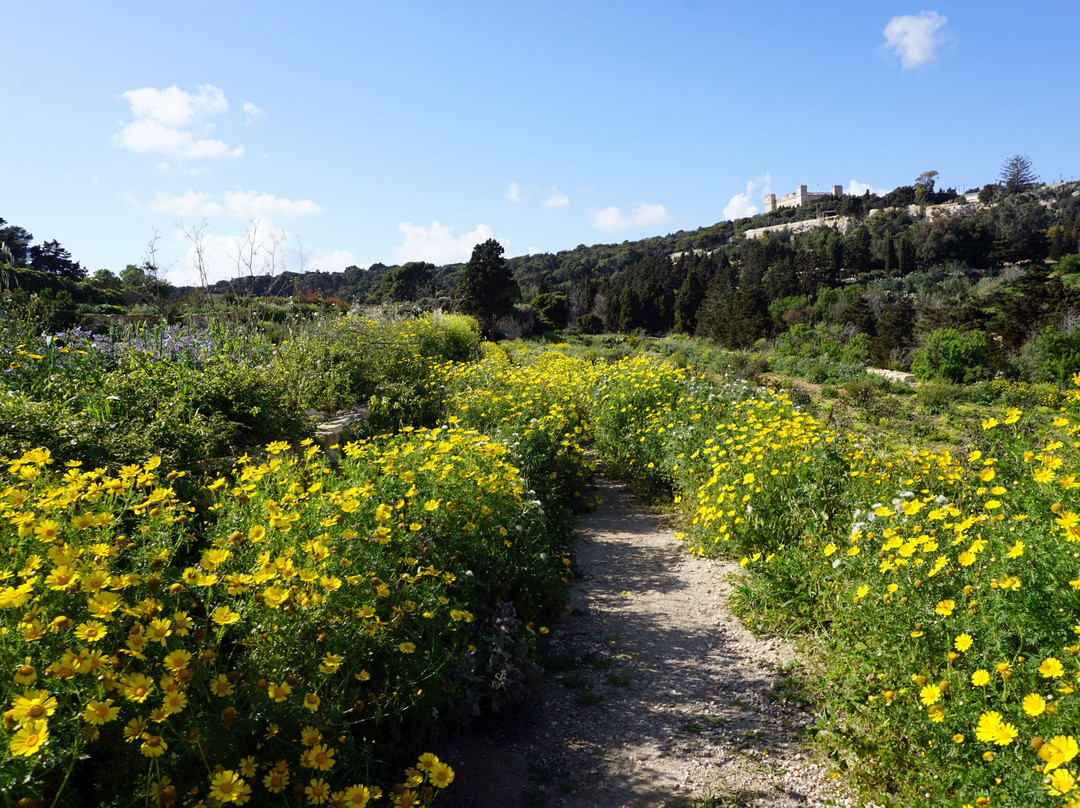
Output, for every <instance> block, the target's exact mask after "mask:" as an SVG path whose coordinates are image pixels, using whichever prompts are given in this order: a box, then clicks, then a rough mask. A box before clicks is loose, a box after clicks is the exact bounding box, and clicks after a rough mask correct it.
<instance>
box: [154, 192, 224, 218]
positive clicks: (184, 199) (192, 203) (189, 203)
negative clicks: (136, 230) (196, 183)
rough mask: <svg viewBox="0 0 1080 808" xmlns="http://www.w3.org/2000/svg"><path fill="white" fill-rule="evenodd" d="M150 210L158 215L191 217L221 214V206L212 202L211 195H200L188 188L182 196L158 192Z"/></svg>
mask: <svg viewBox="0 0 1080 808" xmlns="http://www.w3.org/2000/svg"><path fill="white" fill-rule="evenodd" d="M150 210H152V211H155V212H156V213H171V214H172V215H173V216H181V217H183V216H190V215H191V214H193V213H199V214H201V215H202V216H216V215H218V214H219V213H221V210H222V208H221V205H219V204H218V203H217V202H214V201H212V199H211V197H210V195H209V194H200V193H196V192H195V191H193V190H191V189H190V188H188V189H187V190H186V191H185V192H184V193H182V194H167V193H165V192H163V191H157V192H156V193H155V194H154V199H153V201H152V202H151V203H150Z"/></svg>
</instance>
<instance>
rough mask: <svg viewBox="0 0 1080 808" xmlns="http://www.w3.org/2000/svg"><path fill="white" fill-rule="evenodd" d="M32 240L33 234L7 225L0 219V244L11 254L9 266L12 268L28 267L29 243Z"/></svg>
mask: <svg viewBox="0 0 1080 808" xmlns="http://www.w3.org/2000/svg"><path fill="white" fill-rule="evenodd" d="M33 240H34V235H33V233H31V232H29V231H28V230H26V228H23V227H19V226H18V225H14V224H8V223H7V222H6V221H4V220H3V219H0V243H3V244H6V245H7V248H8V250H9V251H10V252H11V258H12V261H11V265H12V266H13V267H25V266H29V265H30V242H31V241H33Z"/></svg>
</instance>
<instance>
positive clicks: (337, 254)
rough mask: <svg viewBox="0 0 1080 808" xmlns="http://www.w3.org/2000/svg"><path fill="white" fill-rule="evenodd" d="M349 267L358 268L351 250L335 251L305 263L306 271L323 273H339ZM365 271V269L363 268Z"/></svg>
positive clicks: (317, 256)
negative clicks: (316, 270)
mask: <svg viewBox="0 0 1080 808" xmlns="http://www.w3.org/2000/svg"><path fill="white" fill-rule="evenodd" d="M351 266H358V264H357V263H356V256H354V255H353V254H352V251H351V250H335V251H334V252H330V253H326V254H324V255H316V256H315V257H314V259H313V260H311V261H309V262H308V263H307V268H308V270H309V271H310V270H314V269H319V270H321V271H323V272H341V271H342V270H343V269H346V268H348V267H351ZM363 268H364V269H366V268H367V267H363Z"/></svg>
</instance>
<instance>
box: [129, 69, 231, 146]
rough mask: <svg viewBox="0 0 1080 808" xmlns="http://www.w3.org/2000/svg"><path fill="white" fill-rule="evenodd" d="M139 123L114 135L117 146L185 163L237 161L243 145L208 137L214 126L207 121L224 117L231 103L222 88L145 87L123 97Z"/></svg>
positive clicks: (205, 86)
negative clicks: (206, 159) (188, 161)
mask: <svg viewBox="0 0 1080 808" xmlns="http://www.w3.org/2000/svg"><path fill="white" fill-rule="evenodd" d="M123 97H124V98H125V99H126V100H127V102H128V104H130V106H131V112H132V114H133V115H134V116H135V120H134V121H132V122H131V123H129V124H126V125H125V126H124V127H123V128H122V129H121V130H120V131H119V132H117V133H116V134H115V135H113V138H112V142H113V145H114V146H115V147H117V148H120V149H126V150H128V151H130V152H134V153H135V154H162V155H165V156H167V157H173V158H176V159H182V160H194V159H199V158H215V157H226V158H231V159H236V158H238V157H240V156H241V155H242V154H243V153H244V147H243V146H236V147H233V146H229V145H228V144H227V143H225V142H223V141H221V140H217V139H215V138H211V137H207V135H209V133H210V131H211V129H212V126H211V125H210V124H206V123H203V120H204V119H205V118H207V117H210V116H213V115H223V114H225V113H226V112H228V110H229V102H228V100H226V98H225V93H224V92H222V91H221V89H220V88H218V87H214V86H212V85H210V84H203V85H200V86H199V87H198V89H197V91H196V92H194V93H188V92H185V91H183V90H181V89H180V88H179V87H177V86H175V85H173V86H172V87H166V88H165V89H163V90H159V89H156V88H154V87H143V88H141V89H138V90H128V91H127V92H126V93H124V96H123Z"/></svg>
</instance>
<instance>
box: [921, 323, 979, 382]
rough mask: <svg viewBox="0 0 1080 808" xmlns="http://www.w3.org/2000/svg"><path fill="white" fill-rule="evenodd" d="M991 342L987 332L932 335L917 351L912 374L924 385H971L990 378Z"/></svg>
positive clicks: (950, 330)
mask: <svg viewBox="0 0 1080 808" xmlns="http://www.w3.org/2000/svg"><path fill="white" fill-rule="evenodd" d="M989 350H990V338H989V336H987V334H986V332H985V331H969V332H967V333H961V332H960V331H957V330H956V329H955V328H939V329H937V330H936V331H933V332H931V333H930V334H929V335H928V336H927V337H926V340H925V342H924V343H923V347H921V348H919V349H918V350H916V351H915V358H914V360H913V361H912V363H911V372H912V373H914V374H915V377H916V378H917V379H919V380H920V381H932V380H944V381H949V382H954V383H956V384H971V383H972V382H976V381H978V380H980V379H984V378H986V377H987V376H988V375H989V370H988V368H987V358H988V353H989Z"/></svg>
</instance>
